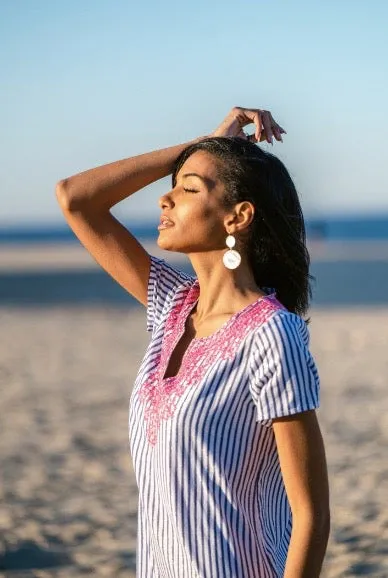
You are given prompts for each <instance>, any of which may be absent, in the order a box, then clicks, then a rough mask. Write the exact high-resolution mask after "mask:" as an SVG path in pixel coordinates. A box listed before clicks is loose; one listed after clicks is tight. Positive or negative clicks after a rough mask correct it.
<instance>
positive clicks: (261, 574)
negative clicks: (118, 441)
mask: <svg viewBox="0 0 388 578" xmlns="http://www.w3.org/2000/svg"><path fill="white" fill-rule="evenodd" d="M195 282H196V279H195V278H194V277H190V276H188V275H186V274H184V273H183V272H181V271H178V270H176V269H175V268H173V267H171V266H170V265H168V264H167V263H166V262H165V261H163V260H162V259H157V258H156V257H152V256H151V272H150V279H149V288H148V307H147V329H148V330H149V331H150V332H152V334H151V340H150V344H149V346H148V348H147V351H146V354H145V356H144V359H143V361H142V363H141V366H140V369H139V373H138V376H137V378H136V381H135V384H134V388H133V391H132V394H131V399H130V410H129V436H130V449H131V454H132V459H133V466H134V471H135V475H136V480H137V484H138V488H139V508H138V543H137V558H136V560H137V562H136V565H137V571H136V576H137V577H138V578H280V577H281V576H283V573H284V566H285V562H286V557H287V550H288V545H289V540H290V535H291V530H292V517H291V511H290V507H289V503H288V500H287V495H286V492H285V488H284V484H283V480H282V475H281V471H280V466H279V459H278V454H277V449H276V443H275V438H274V433H273V429H272V427H271V424H272V420H273V419H274V418H276V417H281V416H286V415H291V414H294V413H298V412H303V411H307V410H311V409H315V408H317V407H318V405H319V378H318V374H317V370H316V367H315V364H314V360H313V358H312V356H311V354H310V352H309V349H308V346H309V335H308V329H307V326H306V324H305V322H304V321H303V320H302V319H301V318H300V317H299V316H297V315H295V314H293V313H290V312H288V311H286V310H285V309H284V308H281V307H279V308H277V309H275V310H274V312H273V313H272V314H271V315H270V316H269V318H267V319H266V320H265V321H264V322H263V323H261V324H259V325H257V326H254V327H253V328H251V329H249V331H248V332H247V333H246V334H244V337H243V338H242V339H241V341H240V342H238V343H237V345H236V347H235V350H234V353H233V355H232V357H228V358H222V357H217V355H215V352H210V355H208V354H209V352H206V351H205V350H204V355H205V357H204V358H205V359H206V360H210V361H207V367H206V368H205V369H206V371H205V370H204V371H203V372H202V377H201V378H200V377H197V378H196V381H195V383H191V384H184V383H181V380H180V378H179V375H180V374H181V370H180V371H179V374H178V377H177V378H176V379H175V378H171V379H172V381H171V382H169V383H170V387H175V388H177V387H178V388H180V389H179V391H180V395H179V398H178V401H177V404H176V407H175V410H174V413H173V415H172V416H168V417H166V419H162V420H161V422H160V426H159V430H158V438H157V442H156V443H155V444H152V443H150V442H149V439H148V438H147V429H146V423H145V413H144V404H143V403H141V402H140V399H139V390H140V389H141V387H142V385H143V384H144V383H146V382H147V379H148V378H149V376H150V374H152V372H154V371H155V366H156V365H157V364H158V363H159V360H160V353H161V348H162V339H163V335H164V328H165V324H166V319H167V318H168V315H169V313H170V312H171V311H172V310H173V308H175V307H177V306H179V305H180V304H182V302H183V301H184V299H185V296H186V295H187V292H188V291H189V290H190V288H191V287H193V284H194V283H195ZM255 307H256V306H255ZM257 307H259V305H258V306H257ZM233 323H237V318H236V319H235V320H234V321H233ZM233 323H232V325H233ZM216 339H220V340H222V339H223V331H222V329H221V330H220V331H218V332H217V337H216ZM205 340H206V338H205ZM163 343H164V342H163ZM206 343H209V342H206V341H204V345H205V344H206ZM211 343H212V344H213V345H212V347H214V339H213V340H212V341H211ZM213 353H214V355H213ZM185 359H186V357H185ZM199 361H200V360H198V362H199ZM189 362H190V358H189V357H188V358H187V359H186V361H185V363H189ZM182 367H183V362H182ZM182 375H183V377H182V380H184V379H185V372H184V371H183V372H182ZM195 375H199V374H195ZM167 379H168V378H167Z"/></svg>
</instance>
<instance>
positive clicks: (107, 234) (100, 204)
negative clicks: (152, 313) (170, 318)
mask: <svg viewBox="0 0 388 578" xmlns="http://www.w3.org/2000/svg"><path fill="white" fill-rule="evenodd" d="M197 140H200V139H196V140H194V141H192V142H196V141H197ZM190 144H191V142H188V143H185V144H181V145H177V146H173V147H169V148H165V149H161V150H157V151H153V152H150V153H147V154H143V155H139V156H135V157H131V158H128V159H123V160H120V161H116V162H113V163H110V164H107V165H103V166H100V167H97V168H93V169H90V170H88V171H85V172H82V173H79V174H76V175H74V176H72V177H69V178H66V179H63V180H61V181H59V182H58V184H57V186H56V196H57V199H58V202H59V204H60V206H61V209H62V212H63V214H64V217H65V219H66V221H67V223H68V224H69V226H70V227H71V229H72V230H73V231H74V233H75V234H76V236H77V237H78V239H79V240H80V241H81V243H82V244H83V245H84V247H85V248H86V249H87V250H88V251H89V253H90V254H91V255H92V256H93V258H94V259H95V260H96V261H97V263H98V264H99V265H101V267H103V269H105V270H106V271H107V273H109V275H110V276H111V277H113V279H115V281H117V282H118V283H119V284H120V285H121V286H122V287H124V289H126V290H127V291H128V292H129V293H130V294H131V295H133V297H135V298H136V299H137V300H138V301H139V302H140V303H142V304H143V305H145V306H146V305H147V287H148V278H149V272H150V257H149V254H148V253H147V251H146V250H145V249H144V247H143V246H142V245H141V244H140V243H139V241H138V240H137V239H136V238H135V237H134V236H133V235H132V233H130V232H129V231H128V229H126V228H125V227H124V226H123V225H122V224H121V223H120V222H119V221H118V220H117V219H116V218H115V217H114V216H113V215H112V214H111V212H110V209H111V208H112V207H113V206H114V205H116V204H117V203H118V202H120V201H122V200H123V199H126V198H127V197H129V196H130V195H132V194H133V193H135V192H136V191H139V190H140V189H142V188H144V187H146V186H147V185H149V184H150V183H152V182H154V181H156V180H158V179H161V178H162V177H165V176H167V175H168V174H169V173H171V172H172V168H173V164H174V161H175V160H176V159H177V157H178V156H179V154H180V153H181V152H182V151H183V150H184V149H185V148H186V147H187V146H189V145H190ZM143 202H145V201H144V200H143Z"/></svg>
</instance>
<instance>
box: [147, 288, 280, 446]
mask: <svg viewBox="0 0 388 578" xmlns="http://www.w3.org/2000/svg"><path fill="white" fill-rule="evenodd" d="M186 291H187V292H186V296H185V295H184V294H183V300H180V301H179V303H177V304H175V305H174V306H173V307H172V309H171V311H170V312H169V314H168V316H167V319H166V323H165V327H164V333H163V338H162V343H161V348H160V352H159V354H158V355H157V356H156V358H155V360H154V367H155V369H154V370H153V371H152V372H151V373H150V374H149V376H148V377H147V379H146V381H145V382H144V383H143V384H142V385H141V387H140V388H139V391H138V398H139V401H140V402H141V403H143V404H144V419H145V421H146V435H147V438H148V440H149V442H150V444H152V445H155V444H156V441H157V434H158V430H159V426H160V423H161V421H162V419H164V420H167V419H169V418H171V417H172V416H173V414H174V411H175V407H176V404H177V402H178V400H179V398H180V397H181V396H182V394H183V393H184V392H185V390H186V389H187V388H188V387H189V386H193V385H196V384H199V383H200V382H201V381H202V379H203V377H204V376H205V374H206V372H207V371H208V370H209V368H211V367H212V366H213V365H214V364H215V363H216V362H217V361H219V360H225V359H233V357H234V356H235V354H236V351H237V349H238V347H239V346H240V345H241V343H242V342H243V341H244V339H245V337H246V336H247V335H248V333H249V332H250V331H252V330H253V329H254V328H255V327H257V326H259V325H260V324H261V323H263V322H264V321H266V320H267V319H268V317H269V316H270V315H272V313H274V312H275V311H277V310H279V309H285V308H284V306H283V305H282V304H281V303H279V301H278V300H277V299H276V295H275V293H272V294H270V295H265V296H264V297H260V298H259V299H257V300H256V301H254V302H253V303H250V304H249V305H247V306H246V307H244V308H243V309H241V310H240V311H237V312H236V313H234V314H233V315H232V316H231V317H230V318H229V319H228V320H227V321H226V322H225V323H224V324H223V325H222V326H221V327H220V328H219V329H217V331H215V332H214V333H212V334H211V335H207V336H205V337H198V338H194V339H192V340H191V342H190V343H189V345H188V347H187V349H186V351H185V353H184V355H183V358H182V361H181V365H180V368H179V371H178V373H177V375H173V376H170V377H166V378H164V377H163V376H164V375H165V373H166V371H167V367H168V364H169V361H170V357H171V355H172V353H173V351H174V350H175V348H176V346H177V345H178V343H179V341H180V339H181V338H182V336H183V334H184V331H185V326H186V321H187V318H188V316H189V314H190V312H191V311H192V309H193V308H194V305H195V304H196V303H197V301H198V297H199V283H198V280H196V281H195V282H194V283H193V285H191V286H190V287H187V289H186Z"/></svg>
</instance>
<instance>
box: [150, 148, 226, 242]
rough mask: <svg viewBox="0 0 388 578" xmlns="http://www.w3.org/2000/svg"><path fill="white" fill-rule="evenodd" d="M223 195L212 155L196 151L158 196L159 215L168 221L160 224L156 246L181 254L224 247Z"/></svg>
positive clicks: (222, 186)
mask: <svg viewBox="0 0 388 578" xmlns="http://www.w3.org/2000/svg"><path fill="white" fill-rule="evenodd" d="M223 195H224V185H223V183H222V182H221V181H220V179H219V177H218V170H217V163H216V161H215V159H214V157H212V155H210V154H209V153H207V152H205V151H196V152H195V153H193V154H192V155H191V156H190V157H189V158H188V159H187V160H186V161H185V163H184V164H183V165H182V167H181V168H180V170H179V172H178V174H177V176H176V184H175V187H174V188H173V189H172V190H171V191H170V192H168V193H166V194H165V195H163V196H162V197H160V200H159V206H160V208H161V214H162V216H165V217H167V218H168V219H171V221H172V224H171V225H167V226H166V227H165V228H163V226H161V225H160V227H161V228H160V229H159V237H158V241H157V243H158V246H159V247H160V248H162V249H165V250H167V251H178V252H181V253H196V252H203V251H212V250H220V249H224V248H225V238H226V235H227V232H226V228H225V225H224V219H225V217H226V215H227V212H226V210H225V208H224V207H223V206H222V199H223Z"/></svg>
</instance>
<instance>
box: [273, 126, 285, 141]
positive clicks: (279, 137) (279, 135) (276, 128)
mask: <svg viewBox="0 0 388 578" xmlns="http://www.w3.org/2000/svg"><path fill="white" fill-rule="evenodd" d="M272 132H273V134H274V137H275V138H276V140H280V141H281V142H283V139H282V133H281V132H280V128H279V126H278V125H277V124H273V125H272Z"/></svg>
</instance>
